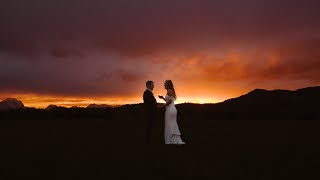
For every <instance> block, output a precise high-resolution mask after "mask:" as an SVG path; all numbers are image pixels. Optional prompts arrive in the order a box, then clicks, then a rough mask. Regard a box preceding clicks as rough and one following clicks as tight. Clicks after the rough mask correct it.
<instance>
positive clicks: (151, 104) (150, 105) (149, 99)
mask: <svg viewBox="0 0 320 180" xmlns="http://www.w3.org/2000/svg"><path fill="white" fill-rule="evenodd" d="M146 87H147V89H146V90H145V91H144V93H143V102H144V106H145V109H146V119H147V132H146V135H147V136H146V143H147V144H150V138H151V134H152V130H153V129H154V124H155V121H156V113H157V101H156V99H155V98H154V96H153V92H152V91H153V88H154V83H153V82H152V81H147V82H146Z"/></svg>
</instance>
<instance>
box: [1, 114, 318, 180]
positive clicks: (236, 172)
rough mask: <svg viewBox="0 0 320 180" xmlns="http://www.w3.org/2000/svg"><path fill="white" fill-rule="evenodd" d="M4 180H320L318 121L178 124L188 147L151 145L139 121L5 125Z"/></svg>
mask: <svg viewBox="0 0 320 180" xmlns="http://www.w3.org/2000/svg"><path fill="white" fill-rule="evenodd" d="M0 124H1V126H0V138H1V144H2V151H3V153H2V154H3V157H2V160H1V162H2V164H3V168H2V170H4V172H3V173H1V177H2V178H1V179H26V178H32V179H120V178H124V179H142V178H148V179H168V178H170V179H171V178H179V179H184V178H192V179H196V178H197V179H209V178H210V179H248V178H250V179H266V180H275V179H288V178H289V177H292V178H295V179H301V180H302V179H303V180H306V179H319V175H318V173H317V170H318V167H317V166H318V165H319V162H320V161H319V160H320V158H319V157H320V155H319V154H320V151H319V148H317V146H318V145H319V140H320V132H319V127H320V121H316V120H210V119H196V118H192V117H188V118H181V119H179V124H180V129H181V132H182V138H183V140H184V141H186V143H187V144H186V145H180V146H176V145H163V144H162V139H163V138H162V136H163V130H162V129H163V123H162V121H161V120H159V121H158V124H157V126H156V128H155V130H154V132H155V135H154V136H153V144H151V145H146V144H145V143H144V140H145V127H146V125H145V121H144V120H143V119H141V118H133V119H130V118H125V119H124V118H123V117H118V118H112V119H63V120H62V119H61V120H59V119H46V120H1V122H0ZM316 176H317V177H316Z"/></svg>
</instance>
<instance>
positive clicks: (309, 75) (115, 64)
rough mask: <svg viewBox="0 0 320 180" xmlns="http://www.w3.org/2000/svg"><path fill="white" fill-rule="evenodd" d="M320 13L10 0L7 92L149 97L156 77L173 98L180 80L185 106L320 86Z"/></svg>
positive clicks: (3, 73) (247, 1)
mask: <svg viewBox="0 0 320 180" xmlns="http://www.w3.org/2000/svg"><path fill="white" fill-rule="evenodd" d="M319 7H320V3H319V2H318V1H316V0H309V1H302V0H292V1H290V2H289V1H276V0H260V1H256V0H243V1H238V0H224V1H222V0H221V1H209V0H202V1H189V0H186V1H173V0H171V1H166V0H164V1H129V0H122V1H118V0H109V1H103V0H94V1H86V0H67V1H57V0H55V1H53V0H48V1H40V0H31V1H22V0H10V1H9V0H3V1H1V2H0V24H1V29H0V84H1V86H0V94H2V96H4V94H5V95H7V94H9V95H10V94H26V93H34V94H38V95H48V96H59V97H64V96H65V97H67V96H68V97H78V98H81V97H100V98H101V97H108V98H111V97H117V98H121V97H122V98H124V99H128V98H133V97H134V98H136V99H137V98H139V99H140V98H141V97H140V95H141V91H143V89H144V83H145V81H146V80H149V79H152V80H154V81H155V82H156V87H157V88H158V89H156V92H155V93H160V92H162V93H163V89H162V86H163V81H164V80H166V79H172V80H173V81H174V82H175V85H176V86H177V89H178V90H179V91H178V92H179V97H181V99H183V98H185V99H183V100H186V101H187V100H188V98H189V99H191V100H192V97H199V98H201V97H206V98H210V97H213V99H215V100H213V101H219V100H223V99H226V98H230V97H233V96H237V95H240V94H242V93H244V92H246V91H248V90H251V89H254V88H268V89H276V88H285V89H296V88H300V87H304V86H313V85H318V84H319V83H320V79H319V77H320V53H319V52H320V33H319V32H320V24H319V22H318V21H319V17H320V11H319ZM2 96H1V97H2ZM69 99H70V98H69ZM71 99H72V98H71ZM181 101H182V100H181ZM85 102H87V101H85Z"/></svg>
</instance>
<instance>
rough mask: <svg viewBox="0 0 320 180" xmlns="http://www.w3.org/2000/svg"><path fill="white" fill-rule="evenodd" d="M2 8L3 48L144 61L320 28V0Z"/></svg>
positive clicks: (12, 4) (10, 4)
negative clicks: (84, 50)
mask: <svg viewBox="0 0 320 180" xmlns="http://www.w3.org/2000/svg"><path fill="white" fill-rule="evenodd" d="M0 10H1V16H0V23H1V24H2V28H1V30H0V31H1V35H0V39H2V41H1V42H0V49H1V50H2V51H8V50H12V51H16V52H27V51H30V52H32V51H34V50H37V49H39V47H43V46H47V45H48V44H49V45H50V44H51V43H57V45H59V40H67V41H76V42H77V43H81V44H85V43H88V44H91V45H97V46H98V47H102V48H104V49H105V50H109V51H115V52H120V53H124V54H127V55H134V56H140V55H144V54H149V53H153V52H158V51H160V52H161V51H162V50H163V49H172V48H176V49H179V48H181V49H184V48H196V47H199V46H200V48H203V47H205V46H221V45H223V44H226V45H227V46H228V45H229V46H230V44H239V43H240V44H243V43H245V44H250V43H259V41H263V42H265V41H278V40H279V41H285V40H286V38H301V36H318V35H319V34H315V33H317V32H318V31H319V30H320V25H319V23H318V17H319V15H320V11H319V2H318V1H298V0H293V1H275V0H274V1H272V0H260V1H254V0H244V1H237V0H227V1H124V0H123V1H102V0H96V1H84V0H80V1H79V0H77V1H76V0H69V1H52V0H51V1H22V0H21V1H17V0H16V1H14V0H13V1H2V3H1V7H0ZM296 36H298V37H296ZM3 39H4V40H3Z"/></svg>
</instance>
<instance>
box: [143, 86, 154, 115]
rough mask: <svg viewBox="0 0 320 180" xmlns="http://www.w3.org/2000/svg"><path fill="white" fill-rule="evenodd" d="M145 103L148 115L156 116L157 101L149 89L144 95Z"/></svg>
mask: <svg viewBox="0 0 320 180" xmlns="http://www.w3.org/2000/svg"><path fill="white" fill-rule="evenodd" d="M143 102H144V105H145V108H146V110H147V113H148V115H154V114H155V113H156V111H157V100H156V98H154V96H153V94H152V92H151V91H149V90H148V89H147V90H145V91H144V93H143Z"/></svg>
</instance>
